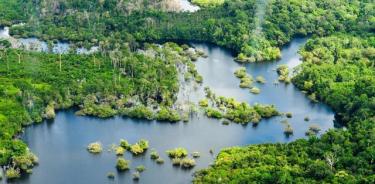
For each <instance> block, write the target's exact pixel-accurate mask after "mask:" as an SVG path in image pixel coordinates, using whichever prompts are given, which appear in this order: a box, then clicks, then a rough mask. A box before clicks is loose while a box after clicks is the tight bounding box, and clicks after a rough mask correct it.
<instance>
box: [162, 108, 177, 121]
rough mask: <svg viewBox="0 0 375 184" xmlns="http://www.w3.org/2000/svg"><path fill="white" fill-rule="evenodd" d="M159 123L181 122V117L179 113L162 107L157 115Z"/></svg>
mask: <svg viewBox="0 0 375 184" xmlns="http://www.w3.org/2000/svg"><path fill="white" fill-rule="evenodd" d="M156 119H157V120H159V121H174V122H175V121H180V120H181V117H180V115H179V114H178V112H177V111H175V110H173V109H169V108H165V107H162V108H161V109H160V110H159V112H158V113H157V115H156Z"/></svg>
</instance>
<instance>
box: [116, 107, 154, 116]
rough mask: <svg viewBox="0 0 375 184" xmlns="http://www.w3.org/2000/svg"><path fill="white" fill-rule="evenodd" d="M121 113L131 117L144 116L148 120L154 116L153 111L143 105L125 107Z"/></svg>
mask: <svg viewBox="0 0 375 184" xmlns="http://www.w3.org/2000/svg"><path fill="white" fill-rule="evenodd" d="M122 114H123V115H126V116H129V117H132V118H146V119H149V120H151V119H153V117H154V113H153V112H152V111H151V110H150V109H149V108H147V107H146V106H144V105H137V106H135V107H132V108H129V109H125V110H124V112H123V113H122Z"/></svg>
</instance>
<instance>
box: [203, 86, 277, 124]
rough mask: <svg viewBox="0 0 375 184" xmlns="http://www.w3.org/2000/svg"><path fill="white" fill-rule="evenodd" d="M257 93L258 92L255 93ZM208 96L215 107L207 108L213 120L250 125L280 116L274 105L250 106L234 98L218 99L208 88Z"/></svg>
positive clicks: (221, 97) (220, 97) (207, 113)
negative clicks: (225, 120) (223, 119)
mask: <svg viewBox="0 0 375 184" xmlns="http://www.w3.org/2000/svg"><path fill="white" fill-rule="evenodd" d="M253 92H255V93H256V92H257V91H253ZM206 96H207V98H208V99H209V100H210V101H211V104H213V106H208V107H206V108H205V110H206V115H207V116H208V117H212V118H217V119H221V118H226V119H228V120H231V121H233V122H235V123H241V124H248V123H250V122H251V123H255V124H256V123H259V121H260V120H261V119H262V118H270V117H273V116H277V115H279V112H278V111H277V110H276V108H275V107H274V106H273V105H260V104H255V105H254V106H250V105H249V104H248V103H246V102H238V101H236V100H234V99H233V98H226V97H223V96H219V97H216V95H215V94H214V93H212V92H211V90H210V89H208V88H206Z"/></svg>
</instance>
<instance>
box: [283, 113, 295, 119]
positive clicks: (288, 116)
mask: <svg viewBox="0 0 375 184" xmlns="http://www.w3.org/2000/svg"><path fill="white" fill-rule="evenodd" d="M285 115H286V117H287V118H292V116H293V115H292V113H291V112H287V113H286V114H285Z"/></svg>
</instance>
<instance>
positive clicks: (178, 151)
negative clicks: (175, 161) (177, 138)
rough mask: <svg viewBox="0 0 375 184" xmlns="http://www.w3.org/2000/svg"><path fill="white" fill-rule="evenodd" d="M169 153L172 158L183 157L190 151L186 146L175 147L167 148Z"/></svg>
mask: <svg viewBox="0 0 375 184" xmlns="http://www.w3.org/2000/svg"><path fill="white" fill-rule="evenodd" d="M167 154H168V156H169V157H171V158H183V157H186V156H187V155H188V151H187V150H186V149H185V148H175V149H172V150H167Z"/></svg>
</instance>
